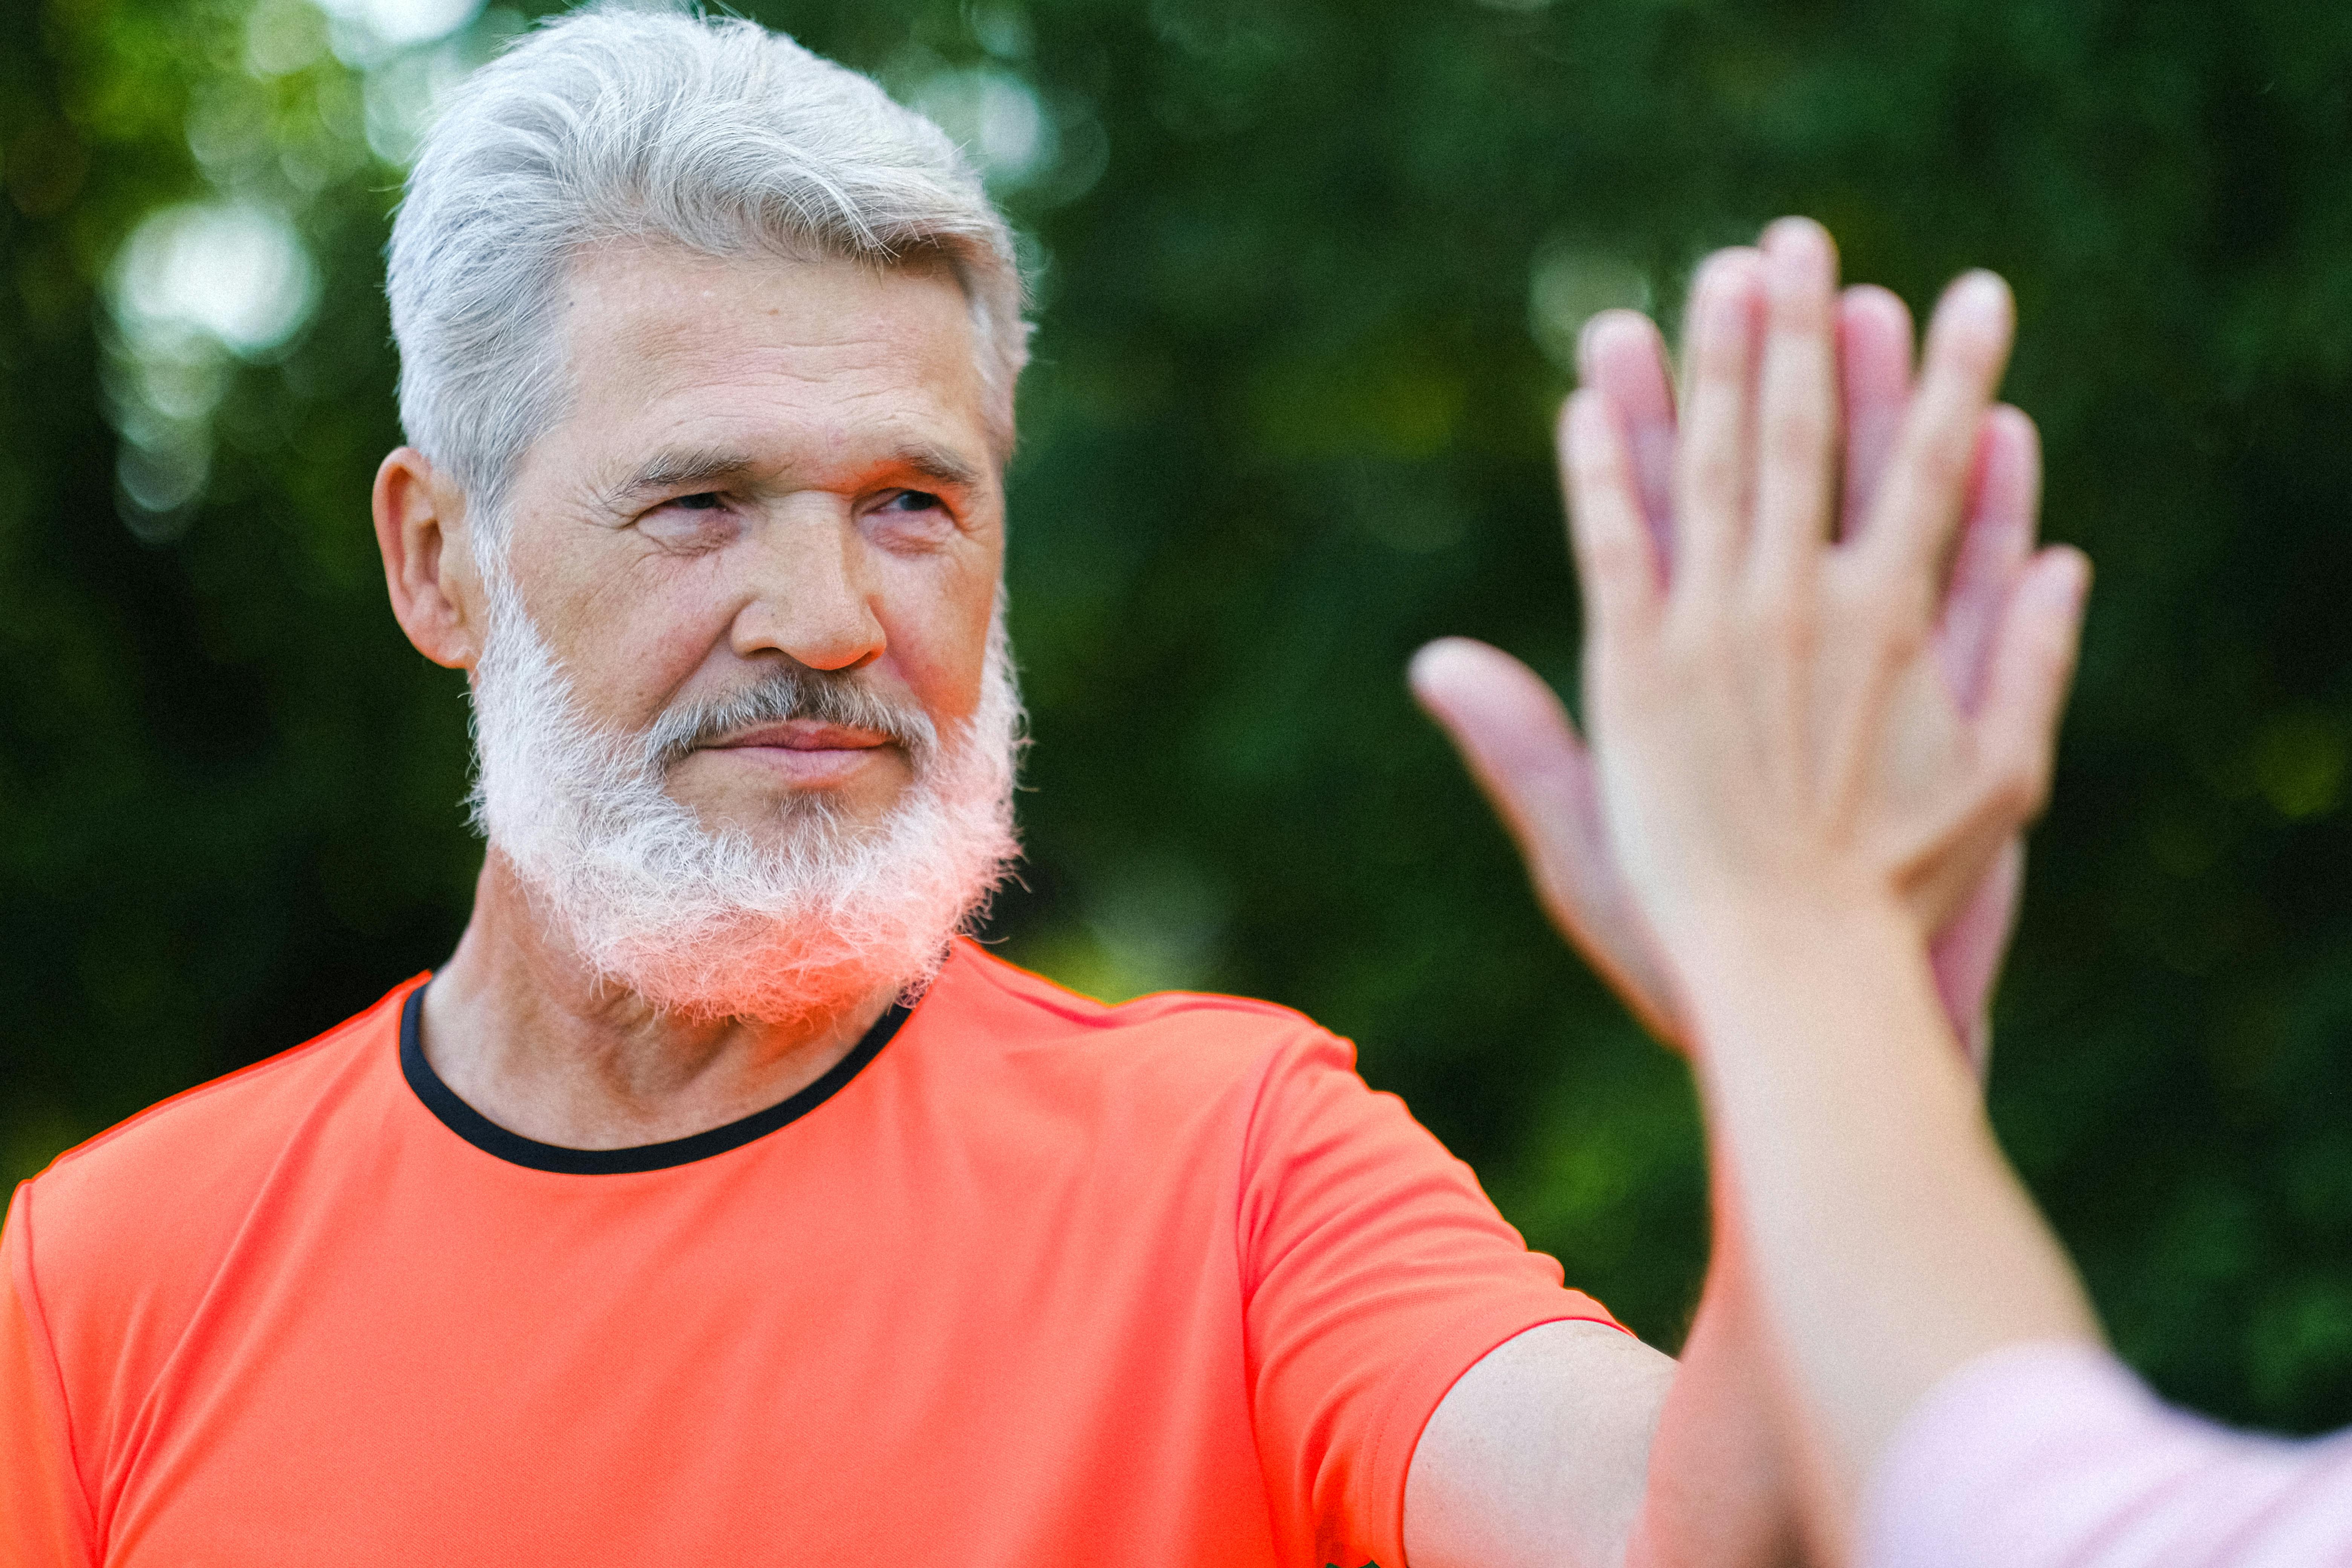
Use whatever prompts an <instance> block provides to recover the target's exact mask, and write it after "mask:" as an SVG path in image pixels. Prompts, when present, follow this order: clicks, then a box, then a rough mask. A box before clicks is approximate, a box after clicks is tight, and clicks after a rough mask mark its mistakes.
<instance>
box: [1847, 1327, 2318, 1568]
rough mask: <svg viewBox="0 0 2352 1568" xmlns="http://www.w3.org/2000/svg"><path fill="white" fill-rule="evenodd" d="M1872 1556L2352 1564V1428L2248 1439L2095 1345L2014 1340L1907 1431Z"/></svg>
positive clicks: (1979, 1567)
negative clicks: (2298, 1438)
mask: <svg viewBox="0 0 2352 1568" xmlns="http://www.w3.org/2000/svg"><path fill="white" fill-rule="evenodd" d="M1858 1563H1859V1568H2290V1565H2293V1568H2318V1565H2320V1564H2344V1563H2352V1433H2339V1434H2337V1435H2336V1436H2332V1437H2325V1438H2319V1439H2315V1440H2313V1441H2309V1442H2288V1441H2284V1440H2282V1439H2279V1438H2273V1437H2262V1436H2252V1435H2250V1434H2247V1433H2242V1432H2233V1431H2231V1430H2229V1429H2228V1428H2226V1427H2222V1426H2215V1425H2214V1424H2213V1423H2211V1422H2210V1421H2206V1420H2202V1419H2200V1418H2199V1417H2197V1416H2194V1415H2187V1414H2185V1413H2183V1412H2181V1411H2178V1410H2173V1409H2170V1408H2168V1407H2167V1406H2166V1405H2163V1404H2161V1403H2159V1402H2158V1400H2157V1398H2156V1397H2155V1396H2154V1395H2153V1394H2150V1393H2149V1392H2148V1390H2147V1387H2146V1385H2144V1384H2141V1383H2140V1381H2139V1380H2138V1379H2137V1378H2136V1377H2134V1376H2133V1375H2132V1374H2131V1373H2130V1372H2129V1371H2127V1370H2126V1368H2125V1367H2124V1365H2123V1364H2122V1363H2120V1362H2118V1361H2116V1359H2115V1358H2114V1357H2113V1356H2111V1355H2109V1354H2108V1353H2107V1352H2105V1351H2104V1350H2101V1349H2099V1348H2098V1347H2096V1346H2094V1345H2088V1344H2083V1343H2079V1342H2074V1343H2036V1344H2021V1345H2012V1346H2009V1347H2006V1348H2004V1349H2001V1350H1998V1351H1994V1352H1990V1354H1987V1355H1984V1356H1980V1357H1979V1358H1978V1359H1977V1360H1975V1361H1973V1362H1970V1363H1968V1364H1967V1365H1965V1366H1963V1367H1961V1368H1960V1369H1959V1370H1958V1371H1957V1372H1955V1373H1952V1374H1951V1375H1950V1376H1948V1377H1947V1378H1946V1379H1945V1380H1944V1381H1943V1382H1942V1383H1940V1384H1937V1386H1936V1388H1935V1389H1934V1390H1933V1391H1931V1392H1930V1393H1929V1394H1928V1395H1927V1398H1926V1399H1925V1400H1923V1401H1921V1403H1920V1405H1919V1407H1918V1409H1916V1411H1914V1412H1913V1413H1912V1414H1911V1415H1910V1416H1909V1417H1908V1418H1907V1419H1906V1421H1905V1423H1904V1425H1903V1426H1902V1428H1901V1429H1900V1430H1899V1431H1898V1432H1897V1433H1896V1435H1895V1442H1894V1444H1893V1445H1892V1446H1891V1447H1889V1448H1888V1450H1887V1454H1886V1457H1885V1459H1884V1460H1883V1461H1882V1462H1881V1463H1880V1465H1879V1468H1878V1471H1877V1473H1876V1475H1875V1476H1874V1477H1873V1479H1872V1482H1871V1485H1870V1488H1869V1490H1868V1493H1867V1495H1866V1496H1865V1498H1864V1513H1863V1521H1862V1551H1861V1553H1860V1555H1859V1558H1858Z"/></svg>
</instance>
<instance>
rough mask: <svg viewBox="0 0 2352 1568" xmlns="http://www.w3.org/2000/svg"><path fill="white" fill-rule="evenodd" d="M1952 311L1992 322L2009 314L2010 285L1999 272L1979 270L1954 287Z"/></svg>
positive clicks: (1962, 279)
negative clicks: (1993, 319)
mask: <svg viewBox="0 0 2352 1568" xmlns="http://www.w3.org/2000/svg"><path fill="white" fill-rule="evenodd" d="M1950 309H1951V310H1953V311H1955V312H1956V313H1958V314H1960V315H1965V316H1969V317H1974V318H1979V319H1984V320H1990V319H1991V318H1994V317H1997V316H2003V315H2006V314H2008V312H2009V285H2008V284H2007V283H2004V282H2002V281H2001V279H2000V274H1999V273H1997V272H1987V271H1984V270H1982V269H1981V268H1979V270H1977V271H1974V272H1970V273H1969V274H1967V275H1966V276H1965V277H1963V278H1961V279H1960V280H1959V281H1958V282H1957V283H1955V284H1953V285H1952V293H1951V304H1950Z"/></svg>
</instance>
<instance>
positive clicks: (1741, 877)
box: [1564, 222, 2086, 953]
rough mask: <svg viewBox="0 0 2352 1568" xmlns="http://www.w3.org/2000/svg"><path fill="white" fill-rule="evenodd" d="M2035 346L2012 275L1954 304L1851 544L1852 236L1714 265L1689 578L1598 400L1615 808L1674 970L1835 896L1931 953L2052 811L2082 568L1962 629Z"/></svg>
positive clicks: (1603, 636) (1573, 423)
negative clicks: (2030, 344)
mask: <svg viewBox="0 0 2352 1568" xmlns="http://www.w3.org/2000/svg"><path fill="white" fill-rule="evenodd" d="M1759 311H1760V312H1761V314H1762V317H1763V319H1764V321H1765V323H1766V331H1764V333H1763V335H1762V337H1761V339H1760V341H1759V335H1758V332H1757V331H1756V326H1757V322H1758V321H1759ZM2010 331H2011V321H2010V308H2009V300H2008V294H2007V290H2006V289H2004V288H2003V286H2002V285H2001V284H2000V281H1999V279H1994V278H1993V277H1991V276H1990V274H1982V273H1979V274H1973V275H1971V276H1969V277H1968V278H1966V279H1962V280H1961V281H1960V282H1959V283H1958V284H1956V285H1955V286H1954V287H1953V289H1951V291H1950V292H1949V293H1948V294H1947V296H1946V298H1945V300H1944V302H1943V304H1942V305H1941V306H1940V307H1939V309H1938V310H1937V316H1936V320H1935V321H1934V322H1933V324H1932V326H1931V328H1930V331H1929V334H1928V344H1927V363H1926V366H1925V369H1924V371H1923V374H1921V376H1920V379H1919V382H1918V385H1917V389H1916V393H1915V394H1914V395H1913V396H1912V397H1911V399H1910V401H1909V404H1908V405H1907V406H1906V408H1905V410H1904V412H1903V414H1902V416H1901V419H1900V421H1899V424H1898V425H1897V426H1896V429H1895V435H1894V437H1893V447H1892V450H1891V452H1890V454H1889V455H1888V456H1887V457H1886V458H1885V473H1884V477H1883V479H1881V480H1880V482H1879V483H1878V485H1877V487H1876V491H1875V495H1874V499H1873V500H1872V502H1871V503H1870V505H1869V506H1868V508H1867V510H1865V511H1864V514H1863V515H1862V517H1861V519H1860V521H1859V525H1858V526H1856V525H1855V524H1854V523H1853V521H1849V524H1848V527H1847V529H1846V531H1845V537H1844V538H1843V539H1842V540H1837V541H1834V542H1833V541H1832V530H1833V528H1834V526H1835V521H1836V514H1837V511H1838V504H1839V503H1838V496H1837V492H1836V485H1835V480H1834V479H1833V471H1834V470H1833V463H1834V459H1835V455H1836V453H1837V451H1838V448H1839V445H1840V398H1839V388H1838V366H1837V353H1836V331H1835V258H1834V254H1833V252H1832V249H1831V247H1830V246H1829V243H1828V238H1827V237H1826V236H1825V235H1823V234H1822V232H1821V231H1820V230H1819V229H1818V228H1816V227H1814V226H1811V225H1810V224H1803V223H1795V222H1790V223H1784V224H1781V225H1777V226H1775V227H1774V229H1773V230H1772V231H1771V232H1770V233H1769V235H1768V237H1767V242H1766V256H1765V258H1764V262H1763V264H1762V265H1761V266H1759V265H1757V264H1754V263H1748V262H1742V263H1741V264H1739V265H1737V266H1732V265H1726V266H1720V267H1715V268H1709V269H1708V271H1707V272H1706V274H1705V275H1704V276H1703V278H1702V279H1701V282H1700V286H1699V289H1698V290H1697V298H1696V303H1695V305H1694V309H1693V325H1692V331H1691V334H1690V336H1691V342H1690V349H1689V357H1690V365H1691V371H1690V393H1689V396H1688V398H1687V401H1686V404H1685V415H1684V425H1683V429H1682V432H1681V436H1680V440H1679V444H1678V448H1677V454H1676V460H1675V473H1674V479H1673V483H1674V487H1675V502H1676V505H1675V516H1674V529H1673V533H1672V538H1671V548H1672V551H1673V555H1674V572H1673V577H1672V581H1671V583H1669V582H1668V581H1666V578H1665V574H1664V572H1663V571H1662V570H1661V566H1662V563H1661V559H1660V557H1661V552H1660V549H1659V547H1658V542H1657V541H1656V540H1655V538H1654V535H1653V532H1652V529H1651V524H1650V520H1649V516H1648V513H1647V510H1646V509H1645V507H1644V505H1643V495H1642V491H1643V485H1642V480H1641V474H1640V465H1639V459H1638V458H1637V455H1636V453H1635V451H1634V449H1633V446H1632V444H1631V443H1630V442H1629V440H1628V437H1627V431H1626V426H1625V424H1624V422H1623V421H1622V418H1621V417H1620V416H1618V415H1617V414H1616V412H1615V411H1614V410H1613V409H1612V406H1611V403H1610V399H1609V397H1608V395H1606V394H1604V393H1601V392H1598V391H1594V390H1591V389H1587V390H1585V391H1580V393H1578V395H1576V396H1575V397H1574V398H1573V399H1571V400H1570V405H1569V408H1568V410H1567V414H1566V416H1565V422H1564V423H1565V437H1564V447H1565V452H1566V467H1567V471H1568V479H1569V489H1570V506H1571V511H1572V513H1573V520H1574V521H1573V528H1572V535H1573V539H1574V542H1575V547H1576V557H1577V564H1578V571H1579V576H1580V579H1581V581H1582V584H1583V590H1584V600H1585V608H1586V624H1587V636H1588V646H1587V653H1586V661H1585V679H1586V692H1587V700H1588V712H1589V714H1590V715H1591V721H1592V723H1593V725H1594V728H1595V731H1596V732H1597V733H1598V734H1599V735H1600V736H1601V748H1600V757H1599V769H1598V778H1599V796H1600V800H1601V807H1602V813H1603V816H1604V818H1605V820H1606V822H1607V824H1608V832H1609V841H1610V845H1611V847H1612V850H1613V851H1614V854H1615V857H1616V863H1617V865H1618V866H1619V867H1620V868H1622V874H1623V876H1624V878H1625V882H1626V885H1627V887H1628V888H1629V889H1631V892H1632V895H1633V900H1634V902H1635V903H1636V905H1637V906H1638V908H1639V909H1640V910H1641V912H1642V914H1643V917H1644V918H1645V920H1646V921H1647V923H1648V927H1649V929H1650V930H1651V931H1653V932H1654V934H1655V936H1656V937H1657V939H1658V940H1659V942H1661V944H1662V946H1663V947H1664V949H1665V950H1666V952H1669V953H1673V952H1675V950H1676V949H1677V948H1678V947H1681V946H1683V945H1685V944H1690V943H1700V944H1703V943H1704V942H1705V941H1706V931H1707V928H1708V926H1709V923H1710V922H1711V921H1717V920H1722V919H1748V920H1752V919H1757V918H1759V917H1760V918H1768V919H1769V918H1772V915H1773V911H1774V910H1775V909H1776V907H1785V906H1787V905H1788V904H1790V902H1791V901H1797V902H1802V901H1806V900H1872V899H1877V898H1882V897H1883V898H1885V899H1887V900H1894V901H1895V902H1897V903H1899V904H1900V905H1901V906H1902V907H1903V908H1904V909H1905V910H1906V911H1907V912H1908V913H1909V915H1910V916H1911V918H1912V919H1913V920H1914V921H1916V927H1917V929H1918V931H1919V932H1920V935H1921V937H1922V940H1923V941H1924V940H1925V939H1926V937H1927V934H1928V933H1930V932H1932V931H1935V930H1936V929H1937V928H1939V927H1940V925H1941V924H1942V923H1943V922H1944V921H1946V920H1948V918H1949V917H1950V916H1951V915H1952V914H1953V913H1954V912H1955V911H1956V910H1958V909H1959V907H1960V905H1961V904H1962V902H1963V900H1965V899H1966V898H1967V897H1968V895H1969V890H1970V889H1972V888H1973V887H1974V886H1975V885H1976V883H1977V882H1978V880H1979V879H1980V878H1981V877H1982V876H1983V874H1984V872H1985V870H1986V868H1988V867H1990V865H1991V864H1992V863H1993V861H1994V859H1995V858H1996V856H1997V855H1998V854H1999V853H2000V848H2001V847H2002V846H2003V845H2004V844H2006V843H2007V842H2009V841H2010V840H2011V837H2012V836H2013V834H2014V833H2015V831H2016V829H2017V827H2018V825H2019V824H2020V823H2021V822H2022V821H2023V820H2025V819H2026V818H2027V817H2029V816H2032V814H2033V813H2034V812H2035V811H2037V810H2038V809H2039V807H2040V805H2041V802H2042V797H2043V794H2044V792H2045V790H2046V786H2047V780H2048V774H2049V769H2050V763H2051V750H2052V744H2053V731H2054V729H2055V720H2056V715H2057V711H2058V708H2059V704H2060V702H2061V700H2063V693H2064V690H2065V685H2066V680H2067V678H2068V675H2069V673H2070V672H2071V668H2072V657H2073V648H2074V635H2075V628H2076V626H2077V624H2078V616H2079V608H2080V602H2081V595H2082V589H2083V586H2084V582H2085V581H2086V578H2085V568H2084V563H2083V561H2082V558H2081V557H2080V556H2079V555H2078V554H2077V553H2075V552H2072V551H2069V550H2065V549H2063V548H2061V549H2052V550H2046V551H2043V552H2041V553H2040V554H2039V555H2038V556H2035V557H2033V558H2032V560H2031V562H2030V563H2028V564H2027V565H2026V567H2025V568H2024V570H2023V571H2022V572H2021V574H2019V575H2018V577H2017V581H2016V583H2015V584H2014V586H2013V587H2012V588H2011V590H2010V592H2009V593H2008V594H2007V595H2005V603H2003V604H2002V605H2000V607H1999V610H1998V612H1997V613H1995V612H1993V610H1992V609H1991V607H1990V606H1985V607H1984V608H1983V610H1982V612H1981V613H1980V618H1979V619H1978V620H1976V621H1973V622H1970V623H1968V624H1965V625H1963V626H1961V627H1960V628H1959V629H1958V632H1957V633H1955V634H1954V635H1953V636H1952V637H1950V638H1949V639H1948V642H1947V644H1946V645H1945V646H1941V647H1939V646H1938V643H1937V637H1936V630H1937V623H1938V620H1939V616H1938V595H1937V584H1938V582H1939V580H1940V574H1941V571H1942V563H1943V561H1944V560H1945V559H1946V557H1947V554H1948V552H1949V551H1950V549H1951V548H1952V546H1953V544H1954V542H1955V536H1956V533H1957V531H1958V524H1959V521H1960V519H1961V516H1962V512H1963V508H1964V503H1965V501H1966V499H1967V495H1968V491H1969V481H1970V479H1971V477H1972V475H1974V474H1976V473H1977V472H1978V470H1979V466H1980V465H1979V460H1978V458H1977V453H1978V449H1979V432H1980V431H1981V430H1982V429H1983V427H1984V426H1985V424H1986V420H1987V416H1988V413H1989V410H1990V403H1991V395H1992V392H1993V389H1994V387H1995V385H1996V384H1997V383H1998V380H1999V377H2000V370H2001V368H2002V365H2003V363H2005V360H2006V356H2007V352H2008V346H2009V338H2010ZM1861 434H1862V432H1860V431H1857V432H1856V435H1857V437H1859V436H1861ZM2004 482H2007V481H2004ZM1980 488H1981V487H1980ZM1940 618H1946V619H1948V617H1940ZM1955 645H1957V649H1956V647H1955ZM1955 667H1956V668H1958V673H1959V675H1960V677H1961V679H1958V680H1956V679H1954V674H1953V668H1955ZM1971 678H1973V679H1974V681H1975V683H1977V684H1979V686H1980V689H1979V690H1978V691H1976V692H1973V693H1972V692H1970V691H1969V690H1968V689H1966V688H1967V686H1968V685H1969V684H1970V679H1971ZM1956 688H1958V689H1956ZM1972 695H1973V696H1975V697H1976V698H1977V699H1978V700H1977V701H1976V703H1975V705H1974V709H1973V711H1971V710H1970V707H1969V704H1968V702H1967V700H1966V699H1968V698H1969V697H1970V696H1972Z"/></svg>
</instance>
